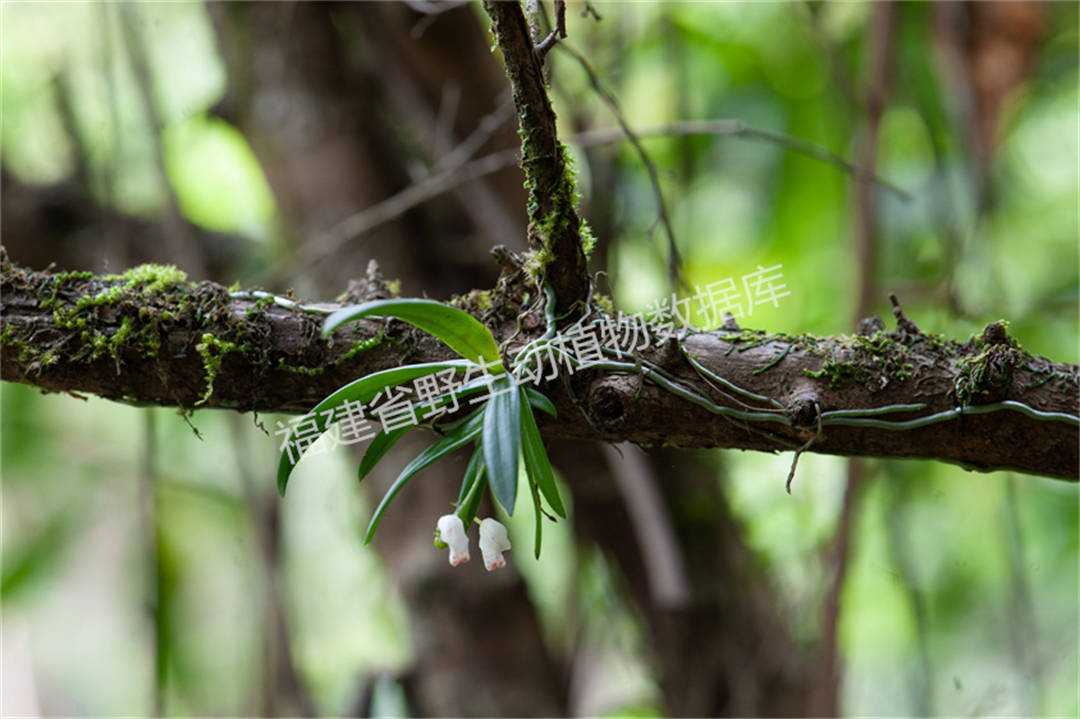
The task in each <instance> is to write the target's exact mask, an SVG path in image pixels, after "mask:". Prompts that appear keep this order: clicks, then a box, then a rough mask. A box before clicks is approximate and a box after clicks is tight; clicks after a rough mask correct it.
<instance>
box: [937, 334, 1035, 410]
mask: <svg viewBox="0 0 1080 719" xmlns="http://www.w3.org/2000/svg"><path fill="white" fill-rule="evenodd" d="M1028 357H1030V355H1027V353H1026V352H1024V351H1023V350H1021V349H1018V348H1017V347H1013V346H1011V345H1009V344H993V345H990V346H989V347H987V348H986V349H984V350H983V351H982V352H980V353H979V354H977V355H975V356H974V357H965V358H964V359H961V360H960V361H959V362H957V363H956V366H957V368H958V369H959V370H960V371H959V372H958V373H957V375H956V381H955V382H954V384H953V392H954V393H955V394H956V399H957V401H958V402H959V403H960V406H962V407H963V406H967V405H969V404H974V403H975V402H976V401H978V400H981V401H986V402H998V401H1001V400H1003V399H1005V398H1006V396H1008V392H1009V386H1010V385H1011V384H1012V378H1013V371H1014V370H1015V369H1016V367H1018V366H1020V365H1021V364H1022V363H1023V362H1024V361H1025V360H1026V359H1027V358H1028Z"/></svg>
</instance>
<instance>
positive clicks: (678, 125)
mask: <svg viewBox="0 0 1080 719" xmlns="http://www.w3.org/2000/svg"><path fill="white" fill-rule="evenodd" d="M512 107H513V105H512V103H506V104H505V105H500V107H499V108H498V109H496V110H495V112H493V113H491V114H490V115H488V116H487V117H485V118H484V119H483V120H482V121H481V122H480V125H478V126H477V129H476V130H474V131H473V133H472V134H470V135H469V137H467V138H465V140H463V141H462V142H461V143H460V144H459V145H458V146H457V147H456V148H454V150H453V151H451V152H449V153H447V154H446V155H445V156H444V157H442V158H441V159H440V160H439V161H438V162H437V163H436V164H435V166H434V167H433V168H432V172H431V174H429V175H428V176H427V177H425V178H423V179H421V180H419V181H417V182H415V183H414V184H412V185H409V186H408V187H406V188H405V189H403V190H402V191H401V192H398V193H397V194H395V195H392V196H390V197H388V198H386V199H385V200H383V201H381V202H379V203H377V204H374V205H371V206H370V207H366V208H364V209H363V210H361V211H360V212H357V213H355V214H353V215H350V216H349V217H346V218H345V219H344V220H342V221H341V222H339V223H338V224H336V225H334V226H333V227H331V228H330V229H329V230H327V231H325V232H323V233H322V234H320V235H318V236H316V237H314V238H312V239H311V240H310V241H308V242H305V243H304V244H303V245H302V246H300V247H299V248H298V249H297V251H296V253H295V254H293V255H292V256H291V257H289V258H287V259H283V260H280V261H279V262H277V263H276V264H274V265H273V266H272V267H271V268H270V269H269V270H267V271H266V272H265V273H264V274H263V275H262V276H261V277H260V278H259V279H258V282H260V283H262V284H274V283H276V282H280V281H283V280H284V279H285V278H286V276H287V275H288V274H291V273H292V272H294V271H295V270H296V267H297V266H298V265H301V266H302V265H303V264H304V263H309V262H314V261H316V260H318V259H321V258H324V257H332V256H334V254H335V253H336V252H337V251H338V250H340V249H341V248H342V247H344V246H345V245H347V244H348V243H349V242H352V241H353V240H357V239H360V238H361V237H363V236H364V235H366V234H367V233H369V232H371V231H373V230H375V229H376V228H378V227H381V226H382V225H384V224H386V223H388V222H393V221H394V220H396V219H397V218H399V217H401V216H402V215H404V214H405V213H406V212H408V211H409V210H411V209H412V208H413V207H416V206H418V205H420V204H422V203H424V202H427V201H428V200H431V199H433V198H435V197H438V196H439V195H442V194H444V193H446V192H450V191H451V190H454V189H456V188H458V187H460V186H461V185H463V184H465V183H468V182H472V181H474V180H479V179H480V178H482V177H486V176H488V175H492V174H494V173H496V172H499V171H500V170H504V169H506V168H507V167H512V166H513V165H516V164H517V163H518V162H520V161H521V151H520V150H519V149H518V148H507V149H505V150H500V151H498V152H494V153H492V154H490V155H485V156H484V157H481V158H479V159H476V160H473V161H471V162H469V161H468V160H469V158H470V157H472V155H473V154H475V152H476V151H477V150H478V149H479V148H480V147H481V146H482V145H483V144H484V142H486V141H487V139H488V138H489V137H490V134H491V133H492V132H494V130H495V129H497V128H498V127H500V126H501V123H502V122H505V121H506V119H507V117H508V116H509V113H510V110H511V108H512ZM636 135H637V137H638V138H639V139H647V138H651V137H664V136H678V135H732V136H735V137H739V136H742V137H754V138H759V139H766V140H768V141H770V142H776V143H777V144H780V145H781V146H783V147H785V148H786V149H788V150H791V151H792V152H797V153H800V154H803V155H806V156H808V157H812V158H814V159H818V160H821V161H823V162H825V163H826V164H829V165H833V166H834V167H838V168H840V169H842V170H845V171H848V172H850V173H851V174H852V175H853V176H854V177H861V178H864V179H866V180H868V181H872V182H874V183H876V184H877V185H879V186H880V187H882V188H884V189H887V190H889V191H890V192H893V193H895V194H897V195H898V196H899V197H902V198H910V197H911V196H910V195H908V194H907V193H906V192H904V191H903V190H901V189H900V188H898V187H896V186H894V185H892V184H890V183H888V182H886V181H885V180H882V179H879V178H877V177H874V176H872V175H867V174H866V173H864V172H860V171H858V170H856V169H855V168H854V166H852V165H851V164H850V163H848V162H847V161H845V160H844V159H842V158H840V157H839V156H836V155H833V154H832V153H830V152H829V151H828V150H825V149H824V148H821V147H817V146H816V145H812V144H810V143H807V142H804V141H802V140H798V139H796V138H792V137H788V136H786V135H783V134H780V133H774V132H772V131H768V130H760V129H758V128H754V127H750V126H748V125H746V124H745V123H744V122H743V121H742V120H703V121H697V120H694V121H684V122H675V123H671V124H668V125H658V126H655V127H651V128H647V129H645V130H641V131H638V132H637V133H636ZM627 139H628V138H627V137H626V135H625V133H624V132H623V130H622V129H621V128H618V127H612V128H603V129H599V130H589V131H587V132H582V133H579V134H577V135H574V136H572V137H570V138H568V139H567V142H569V143H570V144H572V145H575V146H577V147H597V146H601V145H610V144H613V143H616V142H623V141H626V140H627Z"/></svg>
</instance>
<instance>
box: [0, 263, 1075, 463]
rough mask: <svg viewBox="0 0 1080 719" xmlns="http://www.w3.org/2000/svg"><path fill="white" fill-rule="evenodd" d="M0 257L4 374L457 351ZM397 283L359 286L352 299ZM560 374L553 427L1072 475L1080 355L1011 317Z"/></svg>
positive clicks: (213, 291) (263, 303) (253, 388)
mask: <svg viewBox="0 0 1080 719" xmlns="http://www.w3.org/2000/svg"><path fill="white" fill-rule="evenodd" d="M0 259H2V283H3V285H2V304H3V314H2V317H0V340H2V343H3V352H2V362H0V376H2V378H3V379H4V380H8V381H12V382H22V383H25V384H30V385H34V386H38V387H41V388H43V389H46V390H49V391H53V392H73V393H74V392H83V393H90V394H96V395H99V396H102V397H105V398H109V399H114V400H118V401H124V402H129V403H133V404H146V405H163V406H180V407H184V408H189V409H191V408H199V407H218V408H227V409H234V410H239V411H250V410H258V411H264V412H270V411H277V412H303V411H306V410H308V409H310V408H311V407H312V406H314V405H315V404H316V403H317V402H318V401H319V400H320V399H322V398H323V397H325V396H326V395H328V394H330V393H331V392H333V391H334V390H335V389H337V388H338V387H340V386H341V385H343V384H345V383H346V382H349V381H351V380H353V379H355V378H357V377H360V376H363V375H366V374H370V373H372V372H377V371H380V370H384V369H389V368H391V367H398V366H401V365H406V364H414V363H419V362H432V361H438V360H444V359H449V358H451V356H452V353H451V352H450V350H449V349H448V348H447V347H446V346H445V345H443V344H442V343H441V342H439V341H438V340H435V339H434V338H432V337H430V336H429V335H426V334H424V333H422V332H420V331H418V330H415V329H413V328H411V327H409V326H408V325H405V324H403V323H400V322H388V321H384V320H362V321H359V322H355V323H352V324H350V325H349V326H348V327H345V328H342V329H341V330H339V331H338V332H336V333H335V334H334V335H333V336H332V337H331V338H329V339H324V338H323V337H322V336H321V334H320V328H321V326H322V322H323V318H324V317H325V313H326V312H327V311H328V310H332V309H335V308H336V307H338V305H336V304H322V305H318V306H304V305H297V306H292V307H288V306H282V304H286V305H287V304H289V303H279V302H275V301H273V299H272V298H269V299H268V298H266V297H261V298H259V297H257V296H256V295H250V294H248V295H244V294H242V293H230V292H229V290H227V289H226V288H224V287H221V286H220V285H215V284H213V283H208V282H203V283H197V284H196V283H190V282H187V281H186V279H184V278H183V277H182V276H180V275H178V274H173V273H172V271H170V269H169V268H151V269H149V270H147V269H142V270H141V274H140V275H134V274H132V275H127V274H125V275H121V276H102V277H95V276H92V275H90V274H88V273H64V274H54V273H47V272H32V271H28V270H26V269H23V268H20V267H18V266H16V265H13V264H11V263H10V262H9V261H8V260H7V257H6V256H2V257H0ZM474 294H475V293H474ZM385 296H386V293H385V288H382V287H380V286H378V285H377V284H374V283H362V285H361V286H360V288H359V289H357V290H356V291H354V292H352V293H351V294H350V296H349V300H350V302H358V301H363V300H367V299H375V298H378V297H385ZM492 301H493V302H494V303H495V304H496V305H498V304H499V303H501V302H503V301H504V298H503V297H502V296H501V295H499V294H498V293H496V296H495V298H494V300H492ZM305 307H308V308H309V309H307V310H306V309H305ZM474 309H477V310H478V309H479V308H474ZM500 309H501V308H500V307H498V306H495V307H492V308H491V310H490V311H489V312H488V313H487V314H489V315H491V314H494V315H498V314H503V313H500V312H499V310H500ZM541 313H542V310H541V309H539V308H537V309H533V310H526V311H525V315H524V316H523V317H522V321H521V322H520V327H517V326H515V325H511V324H509V323H503V326H502V327H501V328H500V330H499V331H498V332H497V336H498V335H501V336H500V337H499V339H500V340H507V339H509V338H510V337H511V335H514V334H515V333H520V336H518V337H516V338H514V339H513V341H512V342H510V343H509V344H510V345H511V347H512V348H513V349H515V350H519V349H520V348H521V347H522V346H523V345H524V344H525V342H526V341H528V340H535V339H536V338H537V337H538V336H539V335H540V333H542V331H543V328H544V327H545V323H544V321H543V319H542V317H540V316H539V315H540V314H541ZM534 315H536V316H534ZM528 328H534V329H532V330H529V329H528ZM530 332H531V334H530ZM565 380H566V381H565V382H554V383H551V384H549V385H547V386H545V387H543V388H542V389H543V390H544V391H545V392H546V393H547V394H548V395H549V396H551V398H552V399H553V400H554V401H555V403H556V406H557V407H558V409H559V418H558V420H552V419H550V418H546V417H545V418H543V419H541V423H540V428H541V430H542V431H543V432H544V434H545V435H547V436H549V437H569V438H578V439H602V440H606V441H612V442H620V441H630V442H635V443H637V444H640V445H645V446H661V445H662V446H674V447H714V448H740V449H754V450H764V451H788V450H792V449H795V448H797V447H799V446H802V445H803V444H804V443H805V442H806V441H807V440H808V439H810V438H811V437H816V439H815V440H814V442H813V444H812V447H811V450H810V451H814V452H822V453H828V454H839V455H859V456H877V457H908V458H922V459H936V460H942V461H947V462H953V463H958V464H961V465H964V466H967V467H970V468H974V469H982V470H993V469H1006V468H1007V469H1016V470H1019V471H1024V472H1031V473H1036V474H1044V475H1049V476H1054V477H1061V478H1070V479H1074V480H1075V479H1076V478H1077V463H1078V452H1077V426H1078V424H1080V419H1078V418H1077V414H1078V413H1077V407H1078V400H1080V366H1078V365H1075V364H1072V365H1066V364H1060V363H1055V362H1052V361H1050V360H1048V359H1045V358H1042V357H1035V356H1032V355H1031V354H1030V353H1028V352H1026V351H1025V350H1023V349H1022V348H1021V347H1019V346H1018V345H1017V343H1016V342H1015V341H1014V340H1013V339H1012V338H1010V337H1008V335H1007V334H1006V333H1005V330H1004V328H1003V326H1002V325H1001V324H999V323H992V324H991V325H988V326H987V328H986V330H985V331H984V332H983V333H982V334H981V335H979V336H977V337H974V338H972V339H971V340H968V341H966V342H956V341H952V340H945V339H944V338H942V337H940V336H935V335H927V334H924V333H921V332H918V330H917V328H915V326H914V324H913V323H910V321H908V324H907V325H905V324H904V323H903V322H902V323H901V326H900V328H899V329H897V330H896V331H893V332H885V331H883V330H881V329H879V328H874V329H873V330H872V334H868V335H866V336H858V335H856V336H846V335H843V336H836V337H828V336H815V335H785V334H767V333H765V332H762V331H758V330H744V331H717V332H699V333H692V334H688V335H687V336H686V337H685V338H683V339H682V341H681V342H680V341H676V340H675V339H669V340H668V341H666V342H664V343H662V344H661V345H660V346H658V347H656V346H654V347H650V348H648V349H646V350H643V351H641V352H639V353H637V354H636V355H624V354H620V353H613V355H612V356H611V357H610V358H609V361H606V362H605V363H604V364H603V365H600V366H597V367H590V368H582V369H579V370H578V371H577V372H576V373H574V374H572V375H567V376H566V377H565ZM211 384H212V387H211V386H210V385H211ZM961 405H965V406H966V409H963V408H962V407H961ZM958 408H959V409H958ZM819 431H820V434H819Z"/></svg>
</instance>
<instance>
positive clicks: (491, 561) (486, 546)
mask: <svg viewBox="0 0 1080 719" xmlns="http://www.w3.org/2000/svg"><path fill="white" fill-rule="evenodd" d="M508 549H510V538H509V537H507V536H506V527H504V526H503V525H501V524H500V523H499V522H497V521H495V520H494V519H492V518H491V517H488V518H487V519H485V520H484V521H482V522H480V551H481V552H482V553H483V555H484V568H485V569H487V570H488V571H489V572H490V571H491V570H492V569H497V568H499V567H505V566H506V560H505V559H503V555H502V553H503V552H505V551H507V550H508Z"/></svg>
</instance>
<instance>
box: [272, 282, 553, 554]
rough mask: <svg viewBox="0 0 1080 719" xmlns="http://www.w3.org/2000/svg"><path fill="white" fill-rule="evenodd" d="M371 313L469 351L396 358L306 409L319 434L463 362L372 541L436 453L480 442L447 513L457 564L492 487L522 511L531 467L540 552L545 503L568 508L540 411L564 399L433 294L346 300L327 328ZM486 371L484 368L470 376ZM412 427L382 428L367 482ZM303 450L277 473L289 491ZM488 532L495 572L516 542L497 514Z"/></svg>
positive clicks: (440, 529)
mask: <svg viewBox="0 0 1080 719" xmlns="http://www.w3.org/2000/svg"><path fill="white" fill-rule="evenodd" d="M365 317H393V318H397V319H399V320H402V321H404V322H408V323H409V324H411V325H413V326H414V327H417V328H419V329H421V330H423V331H425V332H428V333H430V334H432V335H434V336H435V337H437V338H439V339H440V340H442V341H443V342H444V343H446V345H447V346H449V347H450V349H452V350H454V352H456V353H457V354H458V355H460V356H461V357H462V359H459V360H447V361H444V362H427V363H424V364H416V365H408V366H404V367H395V368H393V369H388V370H383V371H381V372H375V373H373V374H369V375H367V376H365V377H361V378H359V379H357V380H354V381H352V382H350V383H348V384H346V385H345V386H343V387H339V388H338V389H337V390H335V391H334V392H333V393H331V394H330V395H329V396H327V397H325V398H323V400H322V401H320V402H319V403H318V404H317V405H315V407H314V408H312V410H311V411H310V412H309V413H308V415H307V417H305V424H307V426H310V425H311V423H315V425H316V426H317V428H318V433H319V434H321V433H323V432H326V431H327V430H328V429H329V427H330V426H331V425H332V424H333V422H334V420H333V419H332V418H333V417H335V416H337V413H336V412H334V411H331V410H335V409H336V408H339V407H342V406H344V405H345V403H346V402H351V403H356V402H359V403H361V404H366V403H368V402H370V401H372V400H373V399H374V398H375V397H376V396H377V395H378V394H379V393H381V392H384V391H387V390H389V389H392V388H393V387H396V386H398V385H400V384H402V383H404V382H408V381H411V380H414V379H416V378H418V377H423V376H426V375H431V374H435V373H436V372H445V371H447V370H458V371H463V372H466V373H467V374H466V380H465V381H464V382H463V383H462V384H461V385H460V386H459V387H457V388H455V389H454V390H453V391H451V392H446V393H444V394H442V395H439V396H437V397H435V398H434V400H433V401H432V402H430V403H426V406H427V412H426V413H421V416H420V417H419V418H418V420H419V421H418V422H417V424H416V425H415V426H425V427H429V428H431V429H434V430H436V431H438V432H439V433H440V434H441V435H442V436H441V437H440V438H439V439H438V440H437V441H435V442H434V443H433V444H432V445H431V446H429V447H428V448H427V449H426V450H424V451H423V452H421V453H420V454H419V455H417V456H416V457H415V458H414V459H413V460H412V461H411V462H409V463H408V464H407V465H406V466H405V468H404V469H403V470H402V471H401V473H400V474H399V475H398V477H397V479H396V480H395V481H394V483H393V484H392V485H391V486H390V489H389V490H388V491H387V493H386V495H385V496H384V497H383V499H382V501H381V502H380V503H379V505H378V506H377V507H376V509H375V512H374V513H373V515H372V517H371V521H370V523H369V524H368V528H367V532H366V534H365V536H364V544H367V543H369V542H370V541H371V539H372V537H373V536H374V534H375V530H376V529H377V528H378V526H379V522H380V521H381V520H382V517H383V515H384V514H385V512H386V510H387V508H388V507H389V505H390V503H391V502H392V501H393V499H394V497H396V496H397V494H398V492H400V491H401V489H402V488H403V487H404V486H405V485H406V484H407V483H408V482H409V480H411V479H412V478H413V477H414V476H415V475H416V474H417V473H419V472H420V471H421V470H422V469H424V468H425V467H427V466H429V465H430V464H432V463H434V462H435V461H436V460H438V459H441V458H442V457H445V456H446V455H448V454H450V453H451V452H454V451H455V450H458V449H461V448H462V447H466V446H468V445H470V444H473V445H475V448H474V450H473V454H472V458H471V459H470V460H469V463H468V465H467V466H466V468H465V475H464V477H463V478H462V482H461V489H460V491H459V492H458V497H457V501H456V502H455V503H454V506H455V509H454V512H453V513H452V514H447V515H444V516H443V517H441V518H439V519H438V520H437V524H436V532H435V544H436V546H438V547H441V548H446V547H449V549H450V557H449V560H450V564H451V565H453V566H457V565H458V564H461V563H464V562H467V561H468V560H469V545H468V536H467V528H468V527H469V526H471V525H472V524H473V522H474V521H476V514H477V512H478V510H479V507H480V500H481V499H482V498H483V494H484V490H485V488H486V489H489V490H490V491H491V494H492V496H493V497H494V499H495V501H496V502H498V503H499V505H501V506H502V508H503V509H504V510H506V513H507V514H508V515H513V513H514V505H515V503H516V500H517V488H518V472H519V469H520V468H522V467H524V471H525V476H526V477H527V479H528V484H529V489H530V492H529V493H530V494H531V495H532V500H533V507H534V510H535V515H536V530H535V535H534V536H535V541H534V552H535V554H536V556H537V557H539V556H540V546H541V538H542V530H543V528H542V519H543V515H544V514H546V513H547V512H545V509H544V506H543V505H544V503H545V502H546V504H547V505H548V507H549V508H550V509H551V511H553V512H554V513H555V514H557V515H559V516H560V517H563V518H565V517H566V509H565V508H564V506H563V503H562V499H561V497H560V496H559V489H558V487H557V485H556V483H555V474H554V471H553V470H552V468H551V462H550V460H549V459H548V456H547V450H546V449H545V448H544V443H543V440H542V439H541V438H540V431H539V429H538V428H537V425H536V419H535V417H534V416H533V412H534V411H536V410H539V411H541V412H546V413H547V414H549V415H551V416H552V417H554V416H555V415H556V412H555V406H554V405H553V404H552V403H551V401H550V400H549V399H548V398H547V397H545V396H544V395H543V394H541V393H540V392H537V391H536V390H535V389H533V388H531V387H527V386H525V385H523V384H519V383H518V382H517V380H516V379H515V378H514V376H513V374H512V373H511V372H508V371H507V370H506V368H505V366H504V365H503V362H502V358H501V357H500V355H499V348H498V344H497V343H496V341H495V336H494V335H493V334H492V333H491V331H490V330H488V328H487V327H485V326H484V325H482V324H481V323H480V322H479V321H478V320H477V319H476V318H474V317H473V316H472V315H470V314H468V313H467V312H465V311H463V310H460V309H457V308H455V307H450V306H448V305H444V304H441V303H439V302H434V301H431V300H420V299H391V300H376V301H374V302H367V303H364V304H360V305H353V306H350V307H345V308H342V309H340V310H338V311H336V312H334V313H333V314H331V315H329V316H328V317H327V318H326V321H325V322H324V324H323V335H324V336H329V335H331V334H332V333H333V332H334V331H335V330H336V329H338V328H339V327H341V326H342V325H344V324H346V323H348V322H353V321H355V320H359V319H362V318H365ZM481 370H482V371H483V374H482V375H481V376H478V377H475V378H473V379H471V380H470V379H468V377H469V376H471V375H472V374H473V373H474V372H477V371H481ZM484 390H487V391H488V394H489V396H488V397H487V398H486V399H484V400H483V403H482V404H481V405H480V407H479V408H477V409H475V410H473V411H472V412H471V413H469V414H468V415H466V416H465V417H463V418H460V419H456V420H452V421H446V419H445V417H446V414H447V412H446V407H447V405H449V404H451V403H452V402H455V401H456V398H458V397H467V396H472V395H476V394H478V393H480V392H482V391H484ZM456 406H457V405H456V403H455V407H456ZM411 429H414V426H406V427H402V428H400V429H393V430H391V431H386V430H385V429H384V430H383V431H381V432H379V433H378V434H377V435H376V436H375V437H374V438H373V439H372V440H371V443H370V444H369V445H368V448H367V450H366V451H365V453H364V456H363V458H362V459H361V460H360V467H359V479H360V480H361V481H363V479H364V478H365V477H366V476H367V475H368V474H369V473H370V472H371V470H372V469H373V468H374V467H375V466H376V465H377V464H378V463H379V461H380V460H381V459H382V458H383V457H384V456H385V455H386V453H387V452H388V451H389V450H390V448H391V447H393V446H394V444H395V443H396V442H397V441H398V440H400V439H401V437H403V436H404V435H405V434H406V433H407V432H408V431H409V430H411ZM291 440H292V437H289V438H288V440H287V442H286V446H288V443H289V441H291ZM308 446H310V445H308ZM301 455H302V453H301ZM299 459H300V455H294V454H293V453H290V452H289V451H288V450H287V449H286V450H285V451H283V452H282V455H281V459H280V461H279V463H278V476H277V483H278V491H279V492H280V493H281V495H282V496H284V495H285V488H286V486H287V484H288V481H289V475H290V474H291V473H292V470H293V467H295V466H296V463H297V462H298V461H299ZM479 534H480V551H481V553H482V554H483V557H484V566H485V567H486V568H487V569H488V571H491V570H492V569H495V568H497V567H503V566H505V564H506V562H505V559H504V558H503V555H502V553H503V552H505V551H507V550H508V549H510V541H509V539H508V537H507V532H506V527H504V526H503V525H502V524H500V523H499V522H498V521H496V520H494V519H491V518H487V519H484V520H483V521H482V522H480V531H479Z"/></svg>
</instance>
